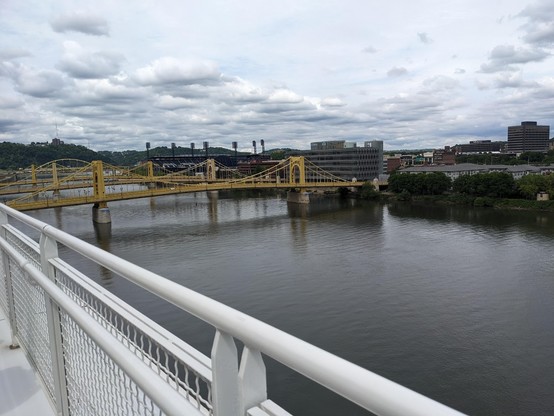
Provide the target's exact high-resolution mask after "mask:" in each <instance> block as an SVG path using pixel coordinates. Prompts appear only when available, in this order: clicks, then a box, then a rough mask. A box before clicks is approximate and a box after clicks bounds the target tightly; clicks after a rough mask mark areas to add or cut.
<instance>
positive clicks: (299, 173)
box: [289, 156, 306, 185]
mask: <svg viewBox="0 0 554 416" xmlns="http://www.w3.org/2000/svg"><path fill="white" fill-rule="evenodd" d="M289 172H290V178H289V183H290V184H291V185H304V184H305V183H306V169H305V166H304V156H291V157H290V159H289Z"/></svg>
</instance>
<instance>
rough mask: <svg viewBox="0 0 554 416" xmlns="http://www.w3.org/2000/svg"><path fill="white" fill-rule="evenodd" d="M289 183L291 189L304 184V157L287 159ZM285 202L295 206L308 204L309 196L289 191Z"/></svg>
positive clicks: (306, 193) (304, 193)
mask: <svg viewBox="0 0 554 416" xmlns="http://www.w3.org/2000/svg"><path fill="white" fill-rule="evenodd" d="M289 175H290V176H289V183H290V184H291V185H292V186H293V187H302V186H303V185H305V184H306V166H305V164H304V156H291V157H290V158H289ZM287 201H288V202H293V203H296V204H309V203H310V194H309V193H308V192H306V191H303V190H300V191H297V190H294V189H293V190H290V191H289V192H288V193H287Z"/></svg>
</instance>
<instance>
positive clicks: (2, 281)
mask: <svg viewBox="0 0 554 416" xmlns="http://www.w3.org/2000/svg"><path fill="white" fill-rule="evenodd" d="M6 279H7V278H6V269H4V251H1V252H0V308H1V309H2V310H3V311H4V314H5V315H6V317H7V316H8V315H9V309H8V287H7V281H6Z"/></svg>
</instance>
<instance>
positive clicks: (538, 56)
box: [481, 45, 550, 73]
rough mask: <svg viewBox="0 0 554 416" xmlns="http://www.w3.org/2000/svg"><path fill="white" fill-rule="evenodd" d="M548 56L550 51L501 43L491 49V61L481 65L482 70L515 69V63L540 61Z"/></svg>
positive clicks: (488, 71) (487, 71)
mask: <svg viewBox="0 0 554 416" xmlns="http://www.w3.org/2000/svg"><path fill="white" fill-rule="evenodd" d="M548 56H550V53H548V52H547V51H545V50H542V49H529V48H516V47H515V46H513V45H499V46H496V47H495V48H494V49H493V50H492V51H491V53H490V55H489V61H488V62H487V63H484V64H482V65H481V72H486V73H491V72H499V71H515V70H516V69H515V67H513V65H517V64H526V63H529V62H540V61H542V60H544V59H545V58H547V57H548Z"/></svg>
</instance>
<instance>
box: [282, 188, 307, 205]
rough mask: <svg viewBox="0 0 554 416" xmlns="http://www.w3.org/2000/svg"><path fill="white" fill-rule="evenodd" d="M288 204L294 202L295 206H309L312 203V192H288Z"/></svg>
mask: <svg viewBox="0 0 554 416" xmlns="http://www.w3.org/2000/svg"><path fill="white" fill-rule="evenodd" d="M287 202H292V203H293V204H309V203H310V192H306V191H300V192H297V191H288V192H287Z"/></svg>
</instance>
